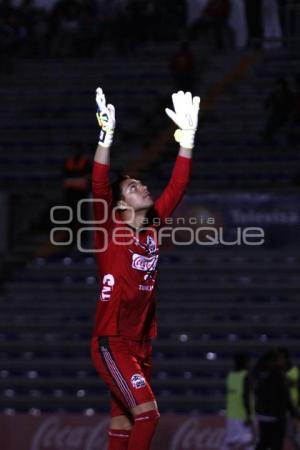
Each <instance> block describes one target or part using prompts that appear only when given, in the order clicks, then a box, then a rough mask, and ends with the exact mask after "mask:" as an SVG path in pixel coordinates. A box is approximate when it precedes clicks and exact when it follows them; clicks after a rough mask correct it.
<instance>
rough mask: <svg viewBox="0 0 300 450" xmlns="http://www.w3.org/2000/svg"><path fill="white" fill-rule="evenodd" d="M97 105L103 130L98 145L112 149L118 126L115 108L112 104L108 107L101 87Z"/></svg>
mask: <svg viewBox="0 0 300 450" xmlns="http://www.w3.org/2000/svg"><path fill="white" fill-rule="evenodd" d="M96 103H97V112H96V117H97V120H98V123H99V125H100V128H101V130H100V135H99V142H98V144H99V145H102V147H110V146H111V144H112V141H113V136H114V130H115V125H116V119H115V107H114V106H113V105H110V104H108V105H107V106H106V100H105V95H104V93H103V91H102V89H101V88H100V87H98V88H97V89H96Z"/></svg>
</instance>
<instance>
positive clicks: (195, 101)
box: [193, 96, 200, 111]
mask: <svg viewBox="0 0 300 450" xmlns="http://www.w3.org/2000/svg"><path fill="white" fill-rule="evenodd" d="M193 106H194V108H195V110H196V111H197V110H198V109H199V108H200V97H198V96H196V97H194V98H193Z"/></svg>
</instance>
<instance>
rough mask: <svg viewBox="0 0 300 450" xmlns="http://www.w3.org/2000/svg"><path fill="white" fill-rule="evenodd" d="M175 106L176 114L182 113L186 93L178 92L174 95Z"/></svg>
mask: <svg viewBox="0 0 300 450" xmlns="http://www.w3.org/2000/svg"><path fill="white" fill-rule="evenodd" d="M172 100H173V106H174V110H175V112H176V113H180V111H181V110H182V104H183V100H184V92H183V91H178V92H176V93H175V94H173V95H172Z"/></svg>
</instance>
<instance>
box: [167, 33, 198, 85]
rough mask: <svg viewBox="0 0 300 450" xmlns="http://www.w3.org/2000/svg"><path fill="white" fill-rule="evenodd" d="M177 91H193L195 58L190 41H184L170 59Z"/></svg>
mask: <svg viewBox="0 0 300 450" xmlns="http://www.w3.org/2000/svg"><path fill="white" fill-rule="evenodd" d="M170 66H171V72H172V75H173V79H174V89H175V91H180V90H181V91H184V92H185V91H190V92H192V91H193V87H194V77H195V58H194V54H193V52H192V50H191V48H190V46H189V43H188V42H186V41H185V42H183V43H182V44H181V45H180V47H179V48H178V50H177V51H176V52H175V53H174V55H173V56H172V58H171V61H170Z"/></svg>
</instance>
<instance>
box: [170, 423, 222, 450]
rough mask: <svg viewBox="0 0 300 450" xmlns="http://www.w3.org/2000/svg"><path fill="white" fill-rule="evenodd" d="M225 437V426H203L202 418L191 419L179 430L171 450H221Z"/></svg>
mask: <svg viewBox="0 0 300 450" xmlns="http://www.w3.org/2000/svg"><path fill="white" fill-rule="evenodd" d="M224 435H225V429H224V426H220V427H216V425H211V426H210V425H209V424H205V425H203V424H201V418H199V417H191V418H190V419H188V420H186V421H185V422H184V423H183V424H182V425H181V426H180V427H179V428H178V429H177V431H176V433H175V435H174V437H173V439H172V442H171V446H170V450H220V448H222V446H223V443H224Z"/></svg>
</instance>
